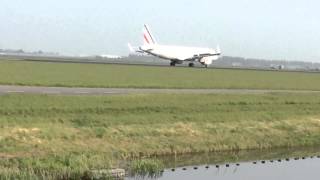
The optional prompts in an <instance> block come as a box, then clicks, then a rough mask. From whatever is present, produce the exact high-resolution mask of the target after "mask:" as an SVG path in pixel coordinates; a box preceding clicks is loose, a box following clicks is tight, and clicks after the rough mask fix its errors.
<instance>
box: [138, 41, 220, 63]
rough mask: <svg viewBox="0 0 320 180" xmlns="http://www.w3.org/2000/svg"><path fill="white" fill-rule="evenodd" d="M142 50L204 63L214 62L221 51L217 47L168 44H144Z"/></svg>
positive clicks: (167, 57) (171, 58) (152, 53)
mask: <svg viewBox="0 0 320 180" xmlns="http://www.w3.org/2000/svg"><path fill="white" fill-rule="evenodd" d="M140 50H142V51H144V52H145V53H148V54H151V55H154V56H157V57H160V58H163V59H167V60H171V61H195V60H197V61H199V62H200V63H203V64H212V61H214V60H217V59H218V58H219V56H220V53H219V52H218V51H217V50H215V49H210V48H197V47H185V46H167V45H157V44H152V45H143V46H141V47H140Z"/></svg>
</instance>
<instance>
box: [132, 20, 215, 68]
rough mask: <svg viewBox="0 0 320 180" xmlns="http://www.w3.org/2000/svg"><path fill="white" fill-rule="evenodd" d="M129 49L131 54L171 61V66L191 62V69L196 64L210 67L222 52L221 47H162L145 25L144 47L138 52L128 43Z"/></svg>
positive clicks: (139, 48)
mask: <svg viewBox="0 0 320 180" xmlns="http://www.w3.org/2000/svg"><path fill="white" fill-rule="evenodd" d="M128 47H129V49H130V51H131V52H137V53H144V54H147V55H152V56H156V57H159V58H161V59H165V60H169V61H171V62H170V66H175V65H176V64H182V63H183V62H185V61H187V62H189V67H193V66H194V63H195V62H199V63H200V64H202V65H204V66H205V67H208V66H209V65H211V64H212V63H213V61H215V60H218V59H219V57H220V56H221V50H220V48H219V46H218V47H217V48H216V49H211V48H199V47H185V46H171V45H160V44H158V43H157V41H156V40H155V38H154V37H153V36H152V34H151V31H150V28H149V27H148V25H146V24H145V25H144V28H143V45H142V46H140V47H138V50H134V48H133V47H132V46H131V45H130V44H129V43H128Z"/></svg>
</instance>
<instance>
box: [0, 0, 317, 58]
mask: <svg viewBox="0 0 320 180" xmlns="http://www.w3.org/2000/svg"><path fill="white" fill-rule="evenodd" d="M319 7H320V1H319V0H158V1H155V0H116V1H114V0H0V22H1V26H0V48H13V49H18V48H22V49H25V50H28V51H35V50H40V49H41V50H44V51H52V52H60V53H65V54H83V55H85V54H86V55H90V54H121V55H126V54H128V49H127V45H126V44H127V43H128V42H131V43H132V44H133V45H140V44H141V43H142V36H141V32H142V25H143V24H144V23H147V24H149V26H150V27H151V30H152V32H153V34H154V36H155V38H156V39H157V41H158V43H161V44H174V45H188V46H207V47H215V46H216V45H217V44H220V46H221V49H222V51H223V53H224V55H229V56H243V57H255V58H265V59H286V60H306V61H317V62H320V10H319Z"/></svg>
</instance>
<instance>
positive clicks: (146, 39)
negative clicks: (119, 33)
mask: <svg viewBox="0 0 320 180" xmlns="http://www.w3.org/2000/svg"><path fill="white" fill-rule="evenodd" d="M143 44H145V45H153V44H157V42H156V40H155V39H154V37H153V36H152V34H151V32H150V29H149V27H148V25H146V24H145V25H144V27H143Z"/></svg>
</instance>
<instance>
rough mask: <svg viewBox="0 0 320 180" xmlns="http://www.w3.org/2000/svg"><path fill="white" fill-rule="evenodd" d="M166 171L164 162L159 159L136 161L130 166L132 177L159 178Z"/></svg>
mask: <svg viewBox="0 0 320 180" xmlns="http://www.w3.org/2000/svg"><path fill="white" fill-rule="evenodd" d="M163 169H164V164H163V162H162V161H160V160H157V159H140V160H134V161H132V162H131V164H130V170H131V176H143V177H145V176H148V177H154V178H155V177H157V176H160V175H161V171H162V170H163Z"/></svg>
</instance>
